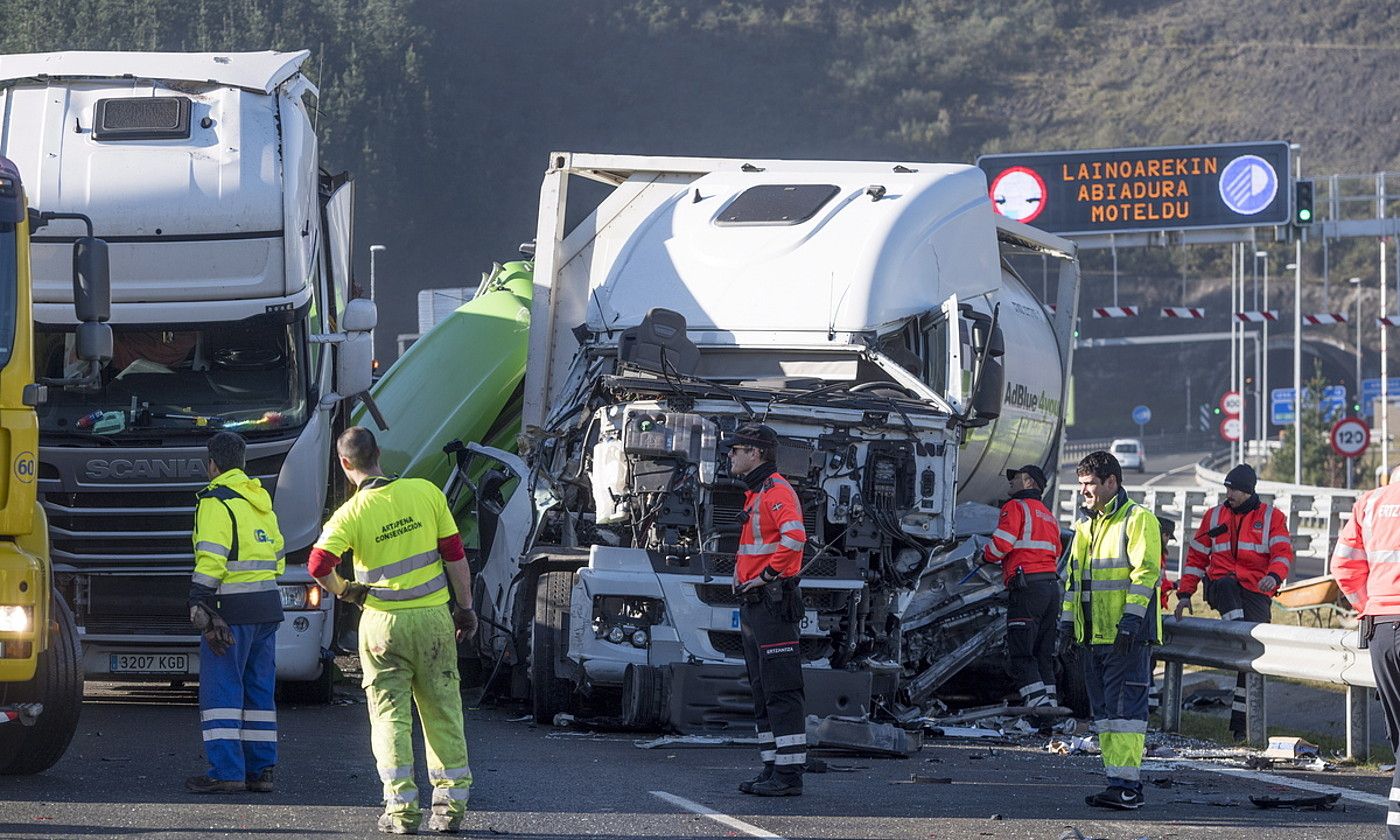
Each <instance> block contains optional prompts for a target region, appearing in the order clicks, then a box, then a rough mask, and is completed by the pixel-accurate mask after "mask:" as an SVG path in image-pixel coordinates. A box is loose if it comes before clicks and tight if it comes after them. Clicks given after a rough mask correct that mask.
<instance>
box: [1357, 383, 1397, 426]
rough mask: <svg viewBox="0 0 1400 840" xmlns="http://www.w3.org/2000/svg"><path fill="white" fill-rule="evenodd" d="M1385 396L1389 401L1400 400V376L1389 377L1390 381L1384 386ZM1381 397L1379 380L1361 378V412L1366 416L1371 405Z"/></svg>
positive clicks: (1368, 414)
mask: <svg viewBox="0 0 1400 840" xmlns="http://www.w3.org/2000/svg"><path fill="white" fill-rule="evenodd" d="M1386 392H1387V393H1386V397H1387V398H1389V399H1390V401H1391V402H1400V378H1397V377H1393V376H1392V377H1391V378H1390V383H1389V385H1388V386H1387V387H1386ZM1380 398H1381V381H1380V379H1379V378H1377V379H1363V380H1361V413H1362V414H1364V415H1365V416H1367V417H1370V416H1371V414H1372V411H1371V405H1372V403H1374V402H1375V401H1376V400H1378V399H1380Z"/></svg>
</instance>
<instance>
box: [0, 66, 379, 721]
mask: <svg viewBox="0 0 1400 840" xmlns="http://www.w3.org/2000/svg"><path fill="white" fill-rule="evenodd" d="M308 55H309V53H307V52H306V51H301V52H294V53H282V52H262V53H136V52H132V53H125V52H62V53H46V54H32V55H9V56H0V154H4V155H6V156H8V157H9V158H11V159H12V160H14V161H15V162H16V163H17V164H18V165H19V166H20V167H21V168H22V170H23V171H24V172H25V173H26V178H27V186H28V188H29V194H30V201H31V203H32V204H33V205H34V206H35V207H36V208H37V209H39V210H57V211H66V212H80V213H83V214H86V215H87V216H88V217H89V218H91V219H92V222H93V225H94V228H95V231H96V233H97V235H98V236H101V237H103V238H105V239H106V240H107V242H108V243H109V245H110V259H111V286H112V315H111V321H110V323H111V326H112V330H113V333H114V339H115V341H114V350H113V356H112V359H111V360H110V362H108V363H107V364H106V366H105V368H104V371H103V374H102V378H101V382H100V384H99V385H97V386H95V387H91V388H77V387H67V388H51V389H50V393H49V399H48V402H47V403H46V404H45V405H43V406H41V407H40V408H39V409H38V413H39V423H40V456H39V474H38V484H39V486H38V489H39V497H40V500H41V502H42V504H43V506H44V510H45V512H46V513H47V515H48V521H49V526H50V536H51V540H52V547H53V560H54V569H55V573H56V577H57V580H58V584H59V586H60V588H61V589H62V590H63V592H64V594H65V597H67V598H68V600H69V603H70V604H72V605H73V607H74V610H75V612H76V616H77V621H78V624H79V626H80V628H81V633H82V641H83V650H84V659H85V665H86V671H87V673H88V675H89V676H90V677H95V678H111V679H128V678H130V679H167V680H171V681H175V682H179V681H182V680H185V679H194V678H195V677H196V676H197V674H198V672H199V655H198V646H197V640H198V637H197V635H196V634H195V631H194V630H193V628H192V627H191V626H190V624H189V618H188V610H187V608H186V606H185V603H186V595H187V591H188V587H189V579H190V572H191V569H192V567H193V554H192V550H191V542H190V530H191V527H192V525H193V512H194V507H195V497H194V494H195V492H196V491H198V490H199V489H201V488H202V487H203V486H204V484H205V483H206V482H207V480H208V479H207V476H206V474H205V469H204V466H203V464H204V446H205V442H206V441H207V439H208V437H209V436H210V435H211V434H213V433H214V432H216V431H219V430H230V431H236V432H238V433H239V434H241V435H242V436H243V437H244V438H245V439H246V440H247V442H248V466H247V472H248V474H249V475H252V476H254V477H256V478H258V479H259V480H261V481H262V483H263V485H264V486H265V487H267V488H268V489H269V491H271V492H272V494H273V499H274V506H275V511H276V514H277V517H278V521H279V524H280V527H281V529H282V533H283V535H284V537H285V539H286V552H287V571H286V574H285V575H284V577H283V578H282V579H281V580H280V581H279V583H280V585H281V592H282V597H283V606H284V607H285V609H286V620H285V621H284V622H283V624H282V627H281V629H280V631H279V633H278V637H277V670H278V678H279V679H280V680H283V681H288V682H293V683H299V684H301V687H302V688H303V689H305V690H308V691H309V692H310V693H311V694H312V695H313V696H319V697H321V698H323V699H328V698H329V696H330V685H331V668H330V666H329V660H328V650H329V648H330V647H331V642H332V625H333V621H332V613H333V599H329V598H322V593H321V592H320V590H318V589H317V587H316V585H315V583H314V582H313V581H312V580H311V578H310V577H309V576H308V574H307V572H306V565H305V564H306V557H307V555H308V553H309V550H310V546H311V544H312V542H313V541H314V539H315V538H316V536H317V534H318V532H319V528H320V524H321V522H322V518H323V514H324V511H325V509H326V507H327V494H328V488H329V486H330V478H331V472H330V467H331V454H330V453H331V446H332V443H333V434H334V432H335V429H336V427H337V425H338V424H339V423H341V422H342V421H341V419H340V418H341V413H342V411H343V409H344V408H345V407H346V401H345V399H343V398H342V396H341V395H342V394H345V395H347V396H348V395H352V394H355V393H359V392H362V391H364V390H366V389H367V388H368V385H369V377H370V369H369V354H368V353H367V352H365V348H366V347H367V344H368V340H369V339H368V331H369V330H370V329H371V328H372V327H373V326H374V320H375V314H374V307H373V304H371V303H370V302H368V301H347V297H348V294H347V292H348V277H349V264H350V254H351V240H350V237H351V219H352V213H351V211H352V202H353V184H352V183H351V182H350V180H349V178H348V177H347V176H345V175H340V176H331V175H329V174H327V173H326V172H324V171H323V170H322V169H321V168H320V162H319V159H318V153H317V140H316V134H315V130H314V119H313V117H312V114H311V109H312V107H313V106H314V102H315V97H316V87H315V85H314V84H312V82H311V81H310V80H309V79H307V78H306V76H305V75H304V74H303V72H302V67H303V64H304V62H305V61H306V59H307V57H308ZM82 233H83V231H82V230H81V228H80V226H79V225H77V224H76V223H72V222H67V221H54V222H52V223H50V224H49V225H48V226H47V227H46V228H45V229H43V230H40V231H38V233H37V234H36V235H35V236H34V239H33V252H32V253H33V276H34V301H35V303H34V311H35V321H36V324H35V333H36V340H35V350H36V353H35V359H36V361H35V364H36V378H37V379H38V380H39V381H40V382H43V381H44V380H57V379H60V378H61V377H63V376H64V375H65V372H68V371H70V370H71V369H72V368H73V366H74V365H75V363H76V362H77V359H76V356H75V353H74V331H75V329H76V327H77V324H76V322H75V320H74V315H73V288H72V284H71V281H70V279H69V278H70V274H71V271H70V268H69V265H68V263H69V261H70V260H71V256H70V254H71V250H72V242H73V240H74V238H75V237H77V236H79V235H81V234H82ZM360 368H363V370H360Z"/></svg>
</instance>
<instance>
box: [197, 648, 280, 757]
mask: <svg viewBox="0 0 1400 840" xmlns="http://www.w3.org/2000/svg"><path fill="white" fill-rule="evenodd" d="M280 623H281V622H278V621H270V622H266V623H263V624H232V625H229V626H230V628H231V629H232V630H233V640H234V641H233V646H232V647H230V648H229V649H228V650H227V651H225V652H224V654H223V655H222V656H216V655H215V654H214V651H212V650H210V649H209V642H207V641H206V640H205V639H204V637H203V636H201V637H200V639H199V720H200V725H201V728H202V729H203V730H204V754H205V756H206V757H207V758H208V759H209V768H210V769H209V777H210V778H212V779H220V780H223V781H239V782H241V781H245V780H246V779H248V778H250V777H255V776H257V775H258V774H259V773H261V772H262V771H263V770H265V769H267V768H269V767H271V766H273V765H274V764H276V763H277V706H276V705H275V704H274V703H273V693H274V691H276V688H277V625H278V624H280Z"/></svg>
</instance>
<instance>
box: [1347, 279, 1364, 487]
mask: <svg viewBox="0 0 1400 840" xmlns="http://www.w3.org/2000/svg"><path fill="white" fill-rule="evenodd" d="M1347 282H1348V283H1350V284H1351V286H1352V288H1353V289H1355V290H1356V408H1357V411H1356V416H1357V417H1360V416H1361V278H1360V277H1352V278H1351V279H1349V280H1347ZM1355 472H1356V469H1355V465H1354V463H1353V461H1352V459H1351V458H1348V459H1347V489H1348V490H1350V489H1351V488H1352V480H1353V476H1352V474H1353V473H1355Z"/></svg>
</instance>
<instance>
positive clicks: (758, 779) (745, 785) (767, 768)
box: [739, 762, 773, 793]
mask: <svg viewBox="0 0 1400 840" xmlns="http://www.w3.org/2000/svg"><path fill="white" fill-rule="evenodd" d="M771 778H773V765H772V763H770V762H765V763H764V765H763V769H762V770H760V771H758V775H757V776H754V777H753V778H752V779H749V780H748V781H746V782H740V783H739V792H740V793H753V786H754V785H756V784H760V783H762V782H766V781H768V780H769V779H771Z"/></svg>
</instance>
